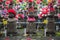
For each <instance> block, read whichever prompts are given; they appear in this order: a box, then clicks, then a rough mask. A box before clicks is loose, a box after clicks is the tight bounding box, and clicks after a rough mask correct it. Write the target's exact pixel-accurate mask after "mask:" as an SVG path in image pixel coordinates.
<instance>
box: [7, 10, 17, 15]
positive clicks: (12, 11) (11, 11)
mask: <svg viewBox="0 0 60 40" xmlns="http://www.w3.org/2000/svg"><path fill="white" fill-rule="evenodd" d="M8 13H12V14H14V15H15V16H16V12H15V10H13V9H9V10H8Z"/></svg>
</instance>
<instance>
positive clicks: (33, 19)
mask: <svg viewBox="0 0 60 40" xmlns="http://www.w3.org/2000/svg"><path fill="white" fill-rule="evenodd" d="M27 21H29V22H34V21H36V20H35V18H34V17H32V18H31V17H28V19H27Z"/></svg>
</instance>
